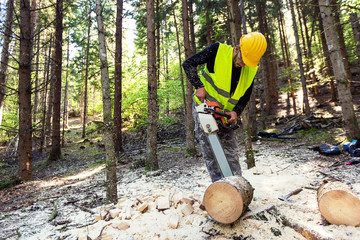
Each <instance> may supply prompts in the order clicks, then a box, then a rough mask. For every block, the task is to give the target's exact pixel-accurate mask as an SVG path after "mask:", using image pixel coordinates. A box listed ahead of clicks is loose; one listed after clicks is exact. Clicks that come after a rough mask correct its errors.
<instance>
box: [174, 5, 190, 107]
mask: <svg viewBox="0 0 360 240" xmlns="http://www.w3.org/2000/svg"><path fill="white" fill-rule="evenodd" d="M172 6H173V8H172V10H173V16H174V26H175V31H176V42H177V49H178V56H179V69H180V83H181V92H182V97H183V106H184V109H185V111H184V112H185V114H186V109H187V105H186V97H185V87H184V74H183V71H182V66H181V62H182V61H181V45H180V37H179V28H178V24H177V21H176V14H175V5H173V3H172Z"/></svg>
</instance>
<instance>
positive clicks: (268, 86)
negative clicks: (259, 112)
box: [256, 0, 276, 115]
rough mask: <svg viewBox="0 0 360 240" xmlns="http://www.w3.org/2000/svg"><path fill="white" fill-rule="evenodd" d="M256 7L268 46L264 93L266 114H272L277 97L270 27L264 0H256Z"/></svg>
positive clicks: (264, 58) (261, 30)
mask: <svg viewBox="0 0 360 240" xmlns="http://www.w3.org/2000/svg"><path fill="white" fill-rule="evenodd" d="M256 8H257V14H258V21H259V30H260V32H261V33H263V34H264V36H265V38H266V40H267V44H268V47H267V49H266V51H265V54H264V55H263V57H262V58H263V61H262V62H263V65H262V67H263V69H264V73H265V78H264V79H263V80H264V81H263V83H264V94H265V102H266V114H267V115H270V114H271V112H272V111H271V110H272V109H273V108H274V103H275V100H276V99H275V98H274V97H273V96H274V95H275V94H274V91H273V90H274V88H273V75H272V71H271V65H272V64H271V61H272V58H271V47H270V45H271V44H270V39H269V31H268V30H269V29H268V27H267V24H266V11H265V9H266V7H265V2H264V1H259V0H257V1H256Z"/></svg>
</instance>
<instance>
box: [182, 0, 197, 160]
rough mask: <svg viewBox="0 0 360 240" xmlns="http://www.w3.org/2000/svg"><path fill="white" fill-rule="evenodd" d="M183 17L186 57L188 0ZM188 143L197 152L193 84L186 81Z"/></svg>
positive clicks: (189, 148) (188, 53)
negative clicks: (193, 115)
mask: <svg viewBox="0 0 360 240" xmlns="http://www.w3.org/2000/svg"><path fill="white" fill-rule="evenodd" d="M182 18H183V32H184V48H185V59H188V58H189V57H190V56H191V48H190V39H189V19H188V5H187V1H186V0H182ZM186 86H187V89H186V90H187V92H186V125H187V126H186V145H187V152H188V153H189V154H190V155H194V154H195V153H196V149H195V133H194V128H195V126H194V120H193V117H192V102H193V98H192V95H193V86H192V85H191V83H190V82H189V80H188V81H186Z"/></svg>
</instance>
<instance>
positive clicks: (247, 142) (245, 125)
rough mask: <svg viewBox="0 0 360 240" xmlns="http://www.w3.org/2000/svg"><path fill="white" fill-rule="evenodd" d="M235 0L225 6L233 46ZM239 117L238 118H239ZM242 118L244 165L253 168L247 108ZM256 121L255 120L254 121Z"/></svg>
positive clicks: (236, 40) (236, 13)
mask: <svg viewBox="0 0 360 240" xmlns="http://www.w3.org/2000/svg"><path fill="white" fill-rule="evenodd" d="M237 4H238V1H237V0H227V6H228V10H229V21H230V31H231V40H232V44H233V46H236V45H238V44H239V39H240V35H241V25H240V27H239V26H238V27H237V24H239V22H237V23H236V22H235V19H237V20H239V19H241V17H240V10H239V8H238V6H237ZM239 117H240V116H239ZM241 118H242V126H243V132H244V145H245V156H246V163H247V166H248V168H252V167H255V158H254V152H253V150H252V142H251V125H250V121H249V118H250V116H249V107H248V106H247V107H246V108H245V109H244V111H243V112H242V114H241ZM255 121H256V120H255Z"/></svg>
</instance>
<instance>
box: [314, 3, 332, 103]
mask: <svg viewBox="0 0 360 240" xmlns="http://www.w3.org/2000/svg"><path fill="white" fill-rule="evenodd" d="M315 10H316V14H315V15H316V16H317V19H318V22H319V31H320V39H321V46H322V50H323V53H324V56H325V64H326V68H327V75H328V76H329V77H331V80H330V92H331V101H333V102H336V101H337V94H336V86H335V82H334V79H333V78H332V76H334V71H333V68H332V65H331V60H330V54H329V50H328V45H327V43H326V38H325V31H324V25H323V22H322V19H321V15H320V8H319V5H317V6H315Z"/></svg>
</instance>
